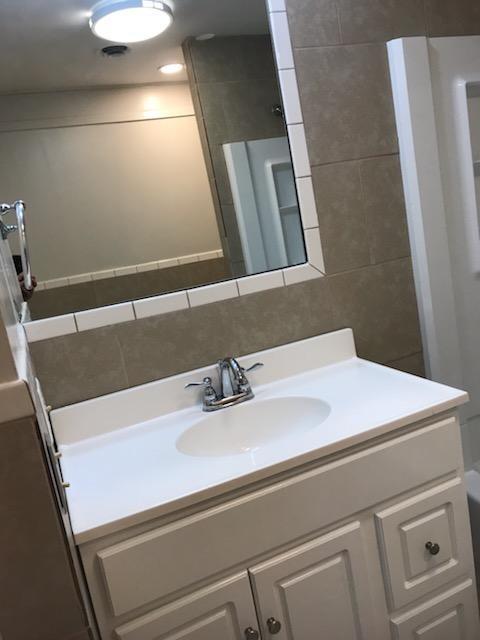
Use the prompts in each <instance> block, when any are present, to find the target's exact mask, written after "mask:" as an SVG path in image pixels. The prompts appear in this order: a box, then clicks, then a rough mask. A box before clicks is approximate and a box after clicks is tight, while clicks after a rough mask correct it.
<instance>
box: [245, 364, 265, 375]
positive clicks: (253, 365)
mask: <svg viewBox="0 0 480 640" xmlns="http://www.w3.org/2000/svg"><path fill="white" fill-rule="evenodd" d="M263 366H264V364H263V362H255V364H252V366H250V367H248V368H247V369H243V370H244V371H245V373H250V371H256V370H257V369H261V368H262V367H263Z"/></svg>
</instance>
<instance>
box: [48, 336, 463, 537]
mask: <svg viewBox="0 0 480 640" xmlns="http://www.w3.org/2000/svg"><path fill="white" fill-rule="evenodd" d="M329 336H330V338H329ZM329 336H328V335H327V336H319V337H318V338H312V339H309V340H304V341H301V342H298V343H294V344H292V345H286V346H285V347H280V348H278V349H272V350H268V351H265V352H263V353H261V354H255V355H253V356H249V357H247V358H242V359H241V360H242V362H245V364H247V365H248V364H250V363H251V362H253V361H255V360H257V359H260V360H263V361H264V362H265V367H264V369H263V370H262V372H263V373H259V374H256V373H255V374H252V375H251V382H252V386H253V387H254V391H255V399H253V400H250V401H248V404H249V405H250V406H253V404H254V403H258V402H261V401H262V400H264V399H270V398H275V397H288V396H296V397H298V396H308V397H311V398H319V399H321V400H323V401H324V402H327V403H328V404H329V405H330V407H331V411H330V414H329V415H328V417H327V418H326V419H325V421H324V422H323V423H322V424H321V425H320V426H319V427H317V428H314V429H310V430H308V431H303V432H301V433H300V434H299V437H298V438H292V437H289V438H284V439H280V440H278V441H276V442H274V443H270V444H269V445H268V446H265V447H263V448H259V449H257V450H254V451H249V452H246V453H241V454H235V455H225V456H221V457H197V456H190V455H185V454H183V453H181V452H180V451H178V450H177V447H176V441H177V438H178V437H179V435H181V434H182V433H183V432H184V431H185V430H186V429H187V428H189V427H190V426H191V425H193V424H195V423H196V422H198V421H199V420H202V419H203V418H204V417H205V415H206V414H204V413H203V412H202V411H201V407H200V406H199V405H198V404H195V405H194V406H187V407H186V408H182V409H181V410H180V411H176V412H174V413H172V412H171V410H172V403H174V404H175V405H176V406H178V402H177V400H178V398H189V400H188V403H189V404H190V405H191V404H192V402H193V401H195V402H196V400H197V399H196V398H193V399H192V398H191V397H190V396H189V395H188V393H187V392H185V391H183V386H184V384H185V381H186V380H190V379H197V377H198V376H200V379H201V376H202V375H204V374H205V373H206V372H207V373H208V372H209V371H210V370H209V369H207V368H206V369H202V370H200V371H197V372H194V373H190V374H182V375H181V376H175V377H174V378H170V379H168V380H166V381H158V382H155V383H151V384H150V385H144V386H143V387H138V388H136V389H130V390H127V391H124V392H119V393H116V394H112V395H110V396H105V397H104V398H99V399H95V400H92V401H88V402H84V403H80V404H78V405H72V406H71V407H67V408H64V409H60V410H57V411H54V412H52V423H53V428H54V431H55V434H56V437H57V441H58V443H59V450H60V451H61V452H62V459H61V465H62V470H63V474H64V478H65V480H66V481H67V482H69V483H70V488H68V489H67V498H68V504H69V510H70V516H71V521H72V528H73V532H74V535H75V539H76V542H77V543H79V544H80V543H83V542H87V541H89V540H92V539H94V538H97V537H100V536H102V535H106V534H109V533H113V532H115V531H118V530H121V529H124V528H126V527H128V526H131V525H133V524H138V523H140V522H144V521H146V520H149V519H152V518H154V517H157V516H160V515H162V514H165V513H168V512H171V511H173V510H176V509H179V508H182V507H185V506H189V505H191V504H194V503H196V502H198V501H200V500H204V499H206V498H209V497H213V496H216V495H219V494H221V493H224V492H226V491H228V490H232V489H235V488H239V487H242V486H245V485H246V484H248V483H250V482H253V481H255V480H259V479H261V478H265V477H268V476H270V475H273V474H276V473H279V472H282V471H285V470H287V469H291V468H293V467H295V466H297V465H300V464H304V463H306V462H310V461H313V460H316V459H319V458H321V457H323V456H325V455H328V454H331V453H336V452H339V451H341V450H343V449H346V448H347V447H351V446H353V445H357V444H359V443H361V442H364V441H366V440H368V439H371V438H373V437H376V436H379V435H383V434H385V433H388V432H391V431H393V430H395V429H398V428H400V427H403V426H405V425H407V424H409V423H411V422H414V421H417V420H421V419H424V418H427V417H429V416H431V415H434V414H437V413H441V412H443V411H446V410H448V409H452V408H454V407H456V406H458V405H459V404H462V403H463V402H466V401H467V400H468V396H467V394H466V393H465V392H462V391H458V390H456V389H452V388H449V387H446V386H443V385H440V384H437V383H433V382H430V381H428V380H424V379H423V378H417V377H415V376H412V375H409V374H406V373H402V372H399V371H396V370H393V369H390V368H387V367H382V366H380V365H377V364H373V363H371V362H367V361H365V360H361V359H359V358H357V357H356V356H355V351H354V346H353V340H352V337H351V332H350V331H349V330H343V331H340V332H335V333H334V334H329ZM334 352H336V353H337V356H338V358H337V360H338V361H335V360H336V359H335V355H334ZM279 358H282V362H284V363H285V362H286V363H287V364H286V365H285V366H283V365H282V366H279V360H278V359H279ZM288 361H290V364H288ZM315 361H318V363H319V365H320V366H319V367H318V368H313V367H314V364H315ZM274 364H275V365H277V366H276V367H275V370H276V371H280V374H281V375H282V377H281V378H280V379H276V380H272V377H273V378H274V377H275V376H274V375H272V369H270V372H269V370H268V367H273V365H274ZM302 364H303V365H305V366H306V368H307V369H309V370H307V371H305V372H303V373H299V372H298V371H299V369H300V368H301V367H302ZM288 369H291V371H292V372H294V373H293V375H290V376H285V373H286V372H287V370H288ZM262 376H263V380H265V382H264V383H263V384H262V382H263V380H262V379H261V378H262ZM256 377H257V378H259V379H258V383H257V384H255V378H256ZM269 379H270V381H268V380H269ZM180 393H181V394H182V395H180ZM177 394H178V397H177ZM155 398H157V400H158V402H157V404H158V407H155V406H152V401H153V400H154V399H155ZM182 402H183V403H185V402H187V401H186V400H182ZM246 404H247V403H245V404H244V405H239V406H238V407H233V408H230V409H224V410H223V411H241V410H242V406H243V407H245V406H246ZM155 409H156V410H157V415H158V417H151V415H152V414H155ZM137 418H148V419H141V420H138V419H137ZM130 425H131V426H130Z"/></svg>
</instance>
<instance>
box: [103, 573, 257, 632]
mask: <svg viewBox="0 0 480 640" xmlns="http://www.w3.org/2000/svg"><path fill="white" fill-rule="evenodd" d="M249 628H250V629H252V631H253V633H251V634H248V633H246V630H247V629H249ZM257 628H258V626H257V618H256V614H255V607H254V604H253V598H252V592H251V588H250V582H249V579H248V574H247V572H246V571H244V572H242V573H239V574H237V575H235V576H232V577H231V578H228V579H226V580H222V581H220V582H217V583H215V584H213V585H210V586H209V587H206V588H205V589H201V590H199V591H196V592H195V593H193V594H191V595H189V596H187V597H185V598H182V599H180V600H176V601H175V602H173V603H171V604H169V605H166V606H165V607H162V608H160V609H156V610H155V611H152V612H150V613H147V614H146V615H144V616H142V617H140V618H137V619H136V620H133V621H132V622H128V623H127V624H124V625H122V626H121V627H118V628H117V629H115V632H116V636H117V638H119V640H160V639H161V640H245V638H252V639H253V638H254V637H255V631H256V630H257Z"/></svg>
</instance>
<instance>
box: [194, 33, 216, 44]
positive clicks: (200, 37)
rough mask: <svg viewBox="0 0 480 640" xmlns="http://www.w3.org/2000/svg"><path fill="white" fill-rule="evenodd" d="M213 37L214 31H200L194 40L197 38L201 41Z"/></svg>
mask: <svg viewBox="0 0 480 640" xmlns="http://www.w3.org/2000/svg"><path fill="white" fill-rule="evenodd" d="M214 37H215V34H214V33H201V34H200V35H199V36H196V38H195V40H199V41H200V42H203V41H204V40H211V39H212V38H214Z"/></svg>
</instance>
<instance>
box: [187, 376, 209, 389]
mask: <svg viewBox="0 0 480 640" xmlns="http://www.w3.org/2000/svg"><path fill="white" fill-rule="evenodd" d="M211 386H212V379H211V378H209V377H206V378H204V379H203V380H202V382H189V383H188V384H186V385H185V389H190V388H191V387H207V388H208V387H211Z"/></svg>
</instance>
